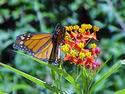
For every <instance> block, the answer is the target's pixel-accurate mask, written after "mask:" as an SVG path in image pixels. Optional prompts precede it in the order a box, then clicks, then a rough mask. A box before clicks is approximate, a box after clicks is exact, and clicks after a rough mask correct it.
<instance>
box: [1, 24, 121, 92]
mask: <svg viewBox="0 0 125 94" xmlns="http://www.w3.org/2000/svg"><path fill="white" fill-rule="evenodd" d="M65 30H66V33H65V37H64V40H63V43H61V45H60V49H61V53H62V54H63V57H62V59H63V60H62V59H61V60H60V62H59V64H58V65H54V64H49V63H46V62H43V61H41V60H39V59H37V58H34V57H31V56H29V55H26V54H24V53H22V52H19V51H18V52H17V53H19V54H22V55H24V56H27V57H29V58H31V59H33V60H35V61H37V62H38V63H40V64H42V65H43V66H47V67H49V68H50V69H51V74H52V75H51V76H52V83H47V82H45V81H42V80H40V79H38V78H36V77H34V76H31V75H29V74H27V73H24V72H22V71H20V70H18V69H15V68H13V67H11V66H9V65H6V64H3V63H0V65H1V66H3V67H5V68H7V69H9V70H11V71H13V72H16V73H17V74H19V75H21V76H23V77H25V78H27V79H29V80H30V81H32V82H34V83H36V84H37V85H39V86H41V87H43V88H46V89H48V90H50V91H52V92H53V94H94V93H96V91H95V90H96V87H99V85H100V84H101V83H102V82H103V81H104V80H106V79H107V78H108V77H109V76H110V75H111V74H113V73H115V72H117V71H118V69H119V68H120V66H121V63H116V64H114V65H113V66H112V67H111V68H110V69H109V70H107V72H106V73H104V74H102V75H101V76H100V77H98V78H97V76H98V74H99V72H100V70H101V69H102V68H103V67H104V66H105V64H106V63H107V62H108V61H109V59H110V57H109V59H108V60H107V61H105V62H101V61H100V60H99V59H98V56H99V54H100V52H101V49H100V47H98V46H97V42H98V39H97V37H96V34H97V32H99V27H97V26H92V25H90V24H82V25H81V26H79V25H71V26H65ZM64 62H65V63H67V64H69V65H73V66H74V68H75V70H73V71H74V73H75V74H70V73H68V71H66V69H65V66H63V65H64V64H63V63H64ZM63 80H65V81H68V82H69V85H70V86H72V88H73V91H66V90H65V89H64V88H63V87H64V86H63V85H64V84H62V81H63ZM65 81H63V82H65ZM63 89H64V90H63ZM116 94H118V93H116Z"/></svg>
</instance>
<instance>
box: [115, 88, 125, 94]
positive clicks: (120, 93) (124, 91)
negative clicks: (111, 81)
mask: <svg viewBox="0 0 125 94" xmlns="http://www.w3.org/2000/svg"><path fill="white" fill-rule="evenodd" d="M114 94H125V89H122V90H119V91H116V92H115V93H114Z"/></svg>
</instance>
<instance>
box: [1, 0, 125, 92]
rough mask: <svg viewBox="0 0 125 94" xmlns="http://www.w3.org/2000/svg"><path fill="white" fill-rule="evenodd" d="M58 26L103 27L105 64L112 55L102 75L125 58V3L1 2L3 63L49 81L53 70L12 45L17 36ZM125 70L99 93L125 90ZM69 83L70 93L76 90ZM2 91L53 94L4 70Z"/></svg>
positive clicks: (124, 0) (110, 0) (108, 0)
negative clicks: (84, 25)
mask: <svg viewBox="0 0 125 94" xmlns="http://www.w3.org/2000/svg"><path fill="white" fill-rule="evenodd" d="M57 23H60V24H62V25H73V24H78V25H80V24H82V23H88V24H92V25H96V26H99V27H100V32H98V34H97V35H98V36H97V37H98V40H99V41H98V42H99V46H100V47H101V49H102V52H101V55H100V60H101V61H102V62H105V61H106V60H107V59H108V58H109V57H110V56H112V59H111V60H110V61H109V62H108V63H107V65H106V66H105V68H104V69H103V70H102V71H101V73H100V74H103V73H105V72H106V71H107V70H108V69H109V68H110V67H111V66H112V65H113V64H114V63H117V61H118V60H122V59H125V0H0V62H3V63H5V64H8V65H11V66H13V67H15V68H17V69H20V70H23V71H24V72H26V73H29V74H31V75H33V76H35V77H38V78H40V79H42V80H44V81H47V82H49V80H50V72H49V69H48V68H47V67H43V66H41V65H39V64H37V63H35V62H34V61H32V60H30V59H28V58H26V57H23V56H21V55H18V54H15V53H14V52H13V50H14V49H13V47H12V45H13V43H14V41H15V39H16V36H18V35H20V34H22V33H26V32H36V33H37V32H44V33H45V32H46V33H51V32H53V30H54V28H55V26H56V24H57ZM124 71H125V66H123V67H122V68H121V69H120V71H119V72H117V73H116V74H114V75H112V76H111V77H110V78H109V79H107V80H106V81H105V82H104V83H102V84H101V85H100V87H97V90H96V94H112V93H113V92H115V91H117V90H120V89H123V88H125V84H124V83H125V74H124ZM98 76H100V75H98ZM67 84H68V83H65V84H64V87H65V88H66V90H68V91H69V92H70V91H73V90H72V87H68V86H67ZM67 87H68V88H67ZM0 91H5V92H8V93H9V94H51V93H50V91H48V90H46V89H44V88H41V87H39V86H37V85H35V84H34V83H32V82H31V81H29V80H27V79H25V78H23V77H21V76H19V75H17V74H15V73H12V72H10V71H8V70H6V69H5V68H2V67H0Z"/></svg>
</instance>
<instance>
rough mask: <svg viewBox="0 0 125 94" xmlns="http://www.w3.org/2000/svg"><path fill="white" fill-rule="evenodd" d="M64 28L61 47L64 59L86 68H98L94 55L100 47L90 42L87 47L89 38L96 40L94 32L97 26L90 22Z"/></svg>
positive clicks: (98, 51) (98, 64)
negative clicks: (64, 33)
mask: <svg viewBox="0 0 125 94" xmlns="http://www.w3.org/2000/svg"><path fill="white" fill-rule="evenodd" d="M65 28H66V35H65V38H64V43H63V45H62V47H61V49H62V51H63V52H64V53H65V57H64V61H69V62H70V63H74V64H76V65H81V66H84V67H85V68H88V69H93V70H95V69H96V68H98V67H99V66H100V63H97V62H96V57H97V55H98V54H99V53H100V48H99V47H97V45H96V44H95V43H92V44H90V47H89V48H88V46H87V45H88V44H89V43H88V42H89V41H90V39H94V40H97V39H96V32H97V31H99V28H98V27H96V26H92V25H90V24H82V25H81V26H78V25H74V26H65ZM90 31H93V32H90Z"/></svg>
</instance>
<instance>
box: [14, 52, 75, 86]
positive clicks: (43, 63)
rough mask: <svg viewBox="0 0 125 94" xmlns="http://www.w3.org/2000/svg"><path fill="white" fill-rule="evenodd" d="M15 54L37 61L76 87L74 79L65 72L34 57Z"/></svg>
mask: <svg viewBox="0 0 125 94" xmlns="http://www.w3.org/2000/svg"><path fill="white" fill-rule="evenodd" d="M15 52H17V53H19V54H22V55H24V56H26V57H29V58H31V59H33V60H35V61H37V62H38V63H40V64H42V65H46V66H48V67H49V68H51V69H52V70H54V71H55V72H56V73H58V74H59V75H62V76H63V77H64V78H65V79H66V80H67V81H68V82H70V83H71V84H72V85H74V86H77V84H76V82H75V80H74V78H73V77H72V76H71V75H69V74H68V73H67V72H66V71H63V70H62V69H59V68H58V67H57V66H54V65H52V64H48V63H47V62H44V61H42V60H39V59H37V58H34V57H32V56H30V55H27V54H24V53H22V52H20V51H15Z"/></svg>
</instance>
